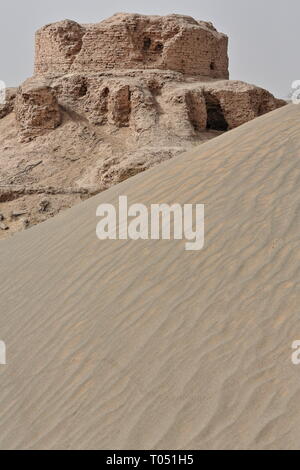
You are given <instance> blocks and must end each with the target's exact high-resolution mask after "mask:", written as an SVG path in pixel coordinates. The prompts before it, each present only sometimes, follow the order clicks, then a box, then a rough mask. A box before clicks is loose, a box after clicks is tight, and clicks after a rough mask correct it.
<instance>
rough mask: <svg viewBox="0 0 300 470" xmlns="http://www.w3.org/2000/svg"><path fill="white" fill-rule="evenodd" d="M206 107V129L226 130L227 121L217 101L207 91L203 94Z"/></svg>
mask: <svg viewBox="0 0 300 470" xmlns="http://www.w3.org/2000/svg"><path fill="white" fill-rule="evenodd" d="M205 100H206V109H207V126H206V128H207V129H211V130H215V131H227V130H228V127H229V126H228V122H227V121H226V119H225V116H224V113H223V111H222V108H221V105H220V103H219V101H218V100H217V99H216V98H214V97H213V96H212V95H210V94H209V93H208V94H206V96H205Z"/></svg>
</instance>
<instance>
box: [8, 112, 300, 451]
mask: <svg viewBox="0 0 300 470" xmlns="http://www.w3.org/2000/svg"><path fill="white" fill-rule="evenodd" d="M299 136H300V107H298V106H295V105H290V106H288V107H286V108H283V109H281V110H278V111H275V112H273V113H270V114H268V115H266V116H263V117H261V118H258V119H257V120H255V121H252V122H250V123H248V124H246V125H244V126H242V127H240V128H238V129H236V130H234V131H231V132H230V133H227V134H225V135H223V136H221V137H218V138H216V139H214V140H213V141H211V142H209V143H207V144H204V145H203V146H201V148H199V149H198V150H196V151H193V152H190V153H188V154H186V155H185V156H182V157H178V158H176V159H174V160H172V161H169V162H166V163H163V164H162V165H160V166H159V167H156V168H154V169H152V170H149V171H147V172H146V173H143V174H141V175H138V176H136V177H134V178H132V179H130V180H128V181H126V182H124V183H122V184H120V185H118V186H116V187H113V188H111V189H110V190H108V191H106V192H104V193H102V194H100V195H98V196H96V197H95V198H92V199H90V200H89V201H86V202H83V203H81V204H80V205H78V206H75V207H73V208H72V209H70V210H69V211H67V212H65V213H64V214H62V215H60V216H58V217H57V218H55V219H53V220H51V221H47V222H45V223H44V224H42V225H39V226H37V227H34V228H33V229H30V230H28V231H27V232H24V233H22V234H18V235H16V236H15V237H14V238H13V239H9V240H5V241H2V242H1V243H0V259H1V272H0V285H1V307H0V309H1V313H0V337H1V339H2V340H4V341H5V342H6V344H7V348H8V358H7V359H8V365H7V366H0V384H1V385H0V410H1V413H0V443H1V448H23V449H28V448H35V449H38V448H41V449H45V448H64V449H67V448H78V449H81V448H110V449H112V448H115V449H117V448H161V449H162V448H172V449H174V448H185V449H188V448H199V449H203V448H206V449H223V448H231V449H239V448H243V449H245V448H248V449H254V448H259V449H261V448H265V449H275V448H284V449H296V448H298V447H299V443H300V411H299V405H298V398H299V399H300V366H299V367H298V368H297V367H296V366H294V365H292V363H291V353H292V350H291V343H292V342H293V341H294V340H296V339H300V308H299V304H300V302H299V300H300V289H299V272H300V237H299V229H300V190H299V188H300V160H299V152H300V137H299ZM120 194H126V195H128V197H129V202H143V203H158V202H166V203H171V202H179V203H187V202H192V203H205V204H206V244H205V249H204V250H203V251H201V252H186V251H185V250H184V241H176V242H174V241H171V242H168V241H156V242H154V241H143V242H140V241H102V242H100V241H99V240H97V238H96V235H95V227H96V217H95V211H96V207H97V205H98V204H99V203H100V202H114V203H116V201H117V198H118V196H119V195H120Z"/></svg>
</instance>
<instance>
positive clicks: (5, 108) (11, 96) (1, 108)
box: [0, 88, 17, 119]
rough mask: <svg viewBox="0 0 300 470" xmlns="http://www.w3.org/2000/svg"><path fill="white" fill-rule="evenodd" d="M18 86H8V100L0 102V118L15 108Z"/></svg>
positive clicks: (6, 92)
mask: <svg viewBox="0 0 300 470" xmlns="http://www.w3.org/2000/svg"><path fill="white" fill-rule="evenodd" d="M16 93H17V88H7V89H6V91H5V94H6V102H5V103H4V104H0V119H2V118H4V117H5V116H7V115H8V114H9V113H11V112H12V111H13V109H14V101H15V98H16Z"/></svg>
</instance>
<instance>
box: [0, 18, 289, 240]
mask: <svg viewBox="0 0 300 470" xmlns="http://www.w3.org/2000/svg"><path fill="white" fill-rule="evenodd" d="M227 50H228V37H227V36H226V35H225V34H222V33H219V32H218V31H217V30H216V29H215V28H214V26H213V25H212V24H211V23H208V22H204V21H196V20H195V19H193V18H191V17H188V16H182V15H168V16H164V17H161V16H144V15H138V14H124V13H119V14H116V15H114V16H112V17H111V18H109V19H106V20H104V21H102V22H100V23H97V24H87V25H80V24H78V23H76V22H75V21H70V20H64V21H61V22H58V23H54V24H50V25H47V26H45V27H43V28H41V29H40V30H39V31H38V32H37V33H36V55H35V69H34V75H33V77H32V78H30V79H28V80H26V81H25V82H24V83H23V84H22V85H21V86H20V87H19V88H18V89H17V90H8V92H7V97H8V103H7V104H6V105H5V106H2V107H0V118H4V119H1V120H0V130H1V132H0V134H1V135H2V137H0V152H1V162H2V165H5V171H1V173H2V175H3V177H2V185H1V184H0V204H1V201H2V202H7V201H10V203H11V204H10V209H11V208H12V209H16V208H17V209H18V204H20V201H21V202H22V207H23V208H24V209H26V212H27V214H28V216H27V219H28V220H27V222H28V223H27V226H28V225H30V224H33V223H37V222H39V221H41V220H44V219H45V218H47V217H48V216H50V215H54V214H56V213H57V212H59V210H61V208H64V207H69V206H71V205H72V204H74V203H75V202H77V201H78V198H79V196H78V194H79V195H80V197H83V196H82V195H83V194H84V197H86V196H87V195H90V194H95V193H96V192H99V191H102V190H103V189H106V188H107V187H109V186H111V185H112V184H115V183H117V182H120V181H122V180H124V179H126V178H128V177H129V176H132V175H134V174H136V173H139V172H141V171H144V170H145V169H147V168H150V167H151V166H153V165H155V164H157V163H160V162H161V161H163V160H166V159H169V158H172V157H173V156H174V155H178V154H180V153H182V152H184V151H185V150H188V149H189V148H190V147H192V146H195V145H199V144H200V143H202V142H204V141H206V140H208V139H210V138H213V137H215V136H217V135H219V134H220V133H222V132H225V131H227V130H230V129H233V128H235V127H237V126H240V125H241V124H244V123H246V122H247V121H250V120H251V119H254V118H256V117H258V116H260V115H263V114H265V113H267V112H269V111H272V110H274V109H276V108H278V107H280V106H283V105H284V104H285V102H284V101H282V100H278V99H276V98H274V96H273V95H272V94H271V93H269V92H268V91H266V90H264V89H262V88H259V87H256V86H254V85H248V84H246V83H244V82H238V81H230V80H229V72H228V52H227ZM8 120H9V126H8ZM12 129H14V132H12ZM19 155H21V156H19ZM35 155H39V160H37V159H36V158H35V157H34V156H35ZM12 156H14V158H12ZM36 160H37V161H36ZM40 161H41V162H42V163H39V162H40ZM11 162H13V163H11ZM22 165H23V167H24V168H29V170H26V171H23V169H22V168H23V167H22ZM3 182H4V185H3ZM5 183H7V184H6V185H5ZM6 186H8V187H9V189H7V188H6ZM1 188H2V189H1ZM1 191H2V196H1ZM5 191H6V192H5ZM3 194H4V195H3ZM14 195H15V196H14ZM45 195H46V196H47V198H48V199H49V201H48V202H49V204H48V205H47V207H51V205H52V211H50V212H49V214H48V213H47V211H42V215H41V211H40V210H38V209H37V208H36V205H38V207H40V206H39V200H38V198H45ZM60 195H63V197H62V196H60ZM34 197H35V198H34ZM60 197H61V198H60ZM22 198H23V199H22ZM30 201H31V202H30ZM33 201H34V202H33ZM61 201H63V202H61ZM4 209H5V208H4ZM0 210H1V207H0ZM12 226H16V227H17V228H16V229H19V226H18V225H17V224H16V222H15V220H11V224H8V227H9V228H10V227H12ZM0 235H1V233H0Z"/></svg>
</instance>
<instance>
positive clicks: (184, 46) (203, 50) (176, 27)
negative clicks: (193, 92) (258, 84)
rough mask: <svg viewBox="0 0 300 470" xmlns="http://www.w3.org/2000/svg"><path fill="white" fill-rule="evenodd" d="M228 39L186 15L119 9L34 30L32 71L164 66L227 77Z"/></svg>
mask: <svg viewBox="0 0 300 470" xmlns="http://www.w3.org/2000/svg"><path fill="white" fill-rule="evenodd" d="M227 47H228V38H227V36H226V35H225V34H222V33H219V32H217V30H216V29H215V28H214V27H213V25H212V24H211V23H206V22H203V21H196V20H194V19H193V18H191V17H189V16H182V15H169V16H144V15H137V14H129V13H119V14H116V15H114V16H112V17H111V18H108V19H106V20H104V21H102V22H100V23H98V24H89V25H79V24H78V23H75V22H74V21H70V20H65V21H61V22H59V23H54V24H51V25H47V26H45V27H43V28H42V29H40V30H39V31H38V32H37V34H36V60H35V72H36V73H37V74H54V75H62V74H65V73H68V72H80V73H85V74H87V73H92V72H101V71H103V70H112V69H114V70H124V69H164V70H165V69H168V70H176V71H178V72H182V73H184V74H187V75H202V76H205V77H212V78H228V55H227Z"/></svg>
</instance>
